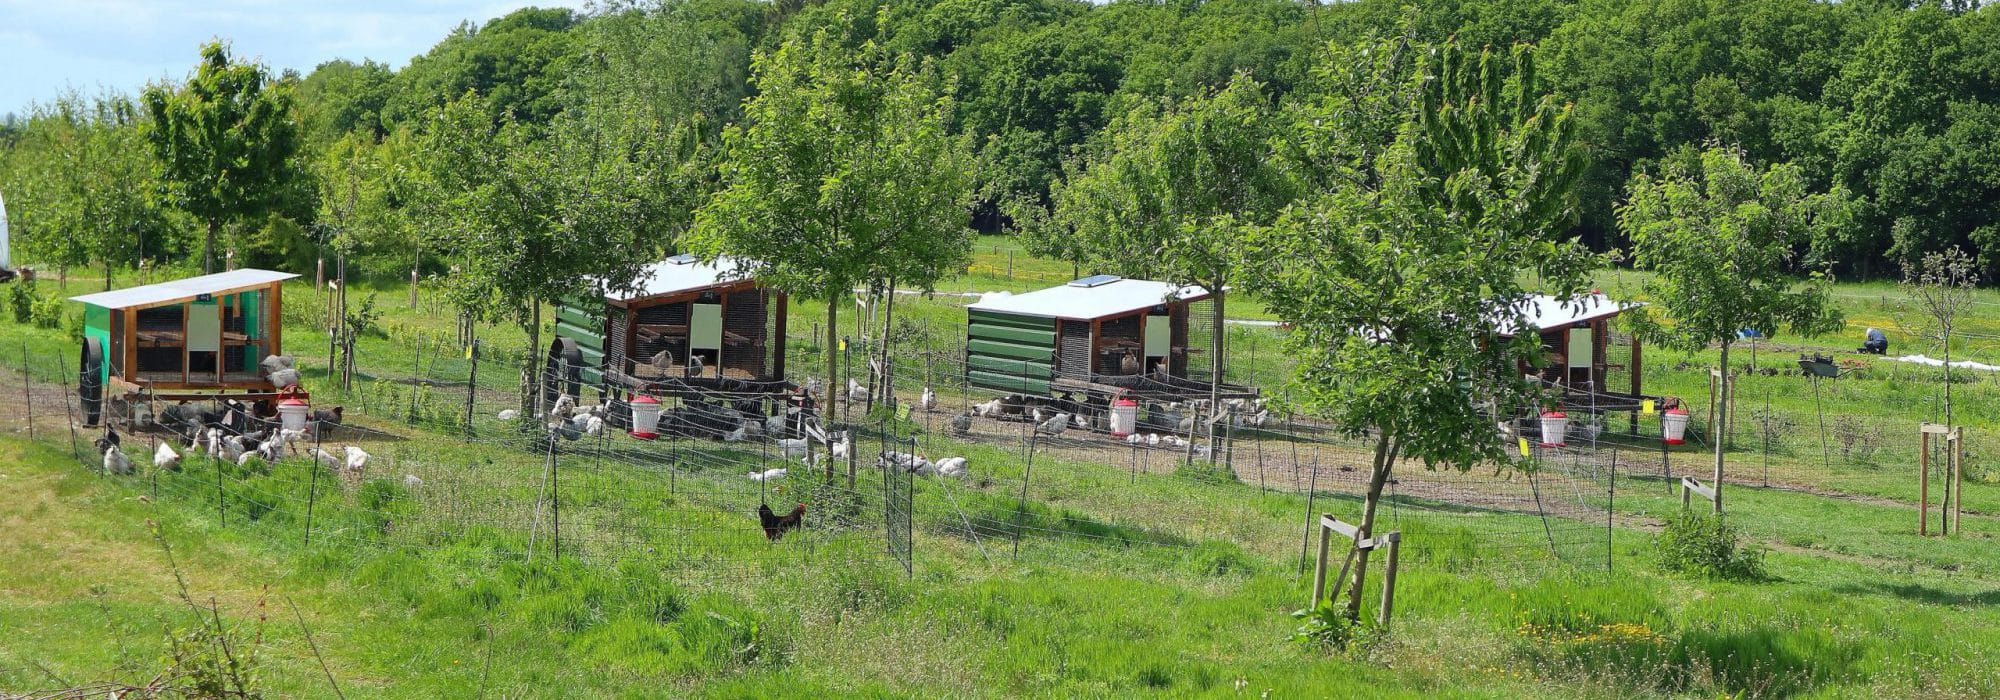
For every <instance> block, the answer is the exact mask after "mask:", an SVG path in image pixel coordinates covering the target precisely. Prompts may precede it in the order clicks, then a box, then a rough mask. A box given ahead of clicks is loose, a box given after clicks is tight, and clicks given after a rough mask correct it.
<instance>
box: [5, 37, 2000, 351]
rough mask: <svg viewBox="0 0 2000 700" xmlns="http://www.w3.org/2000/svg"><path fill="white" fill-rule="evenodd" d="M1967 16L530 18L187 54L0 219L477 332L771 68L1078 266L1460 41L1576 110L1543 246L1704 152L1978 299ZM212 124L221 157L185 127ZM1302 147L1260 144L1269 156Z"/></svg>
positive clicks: (702, 169) (1849, 253) (49, 114)
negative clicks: (343, 263) (1126, 183)
mask: <svg viewBox="0 0 2000 700" xmlns="http://www.w3.org/2000/svg"><path fill="white" fill-rule="evenodd" d="M1977 5H1978V3H1976V2H1969V1H1966V0H1943V1H1942V2H1937V1H1932V2H1912V3H1906V2H1889V1H1886V0H1853V1H1849V2H1838V3H1834V2H1815V1H1813V0H1729V1H1724V0H1582V1H1569V0H1442V1H1438V2H1425V3H1420V4H1418V6H1414V7H1413V6H1406V5H1403V4H1400V3H1393V2H1375V1H1372V0H1369V1H1363V2H1351V3H1333V4H1325V5H1321V4H1317V3H1303V2H1294V1H1291V0H1225V1H1220V2H1114V3H1109V4H1105V5H1092V4H1088V3H1082V2H1066V1H1063V0H927V1H923V2H896V3H886V2H880V1H879V0H834V1H832V2H826V3H810V4H808V3H800V2H794V1H785V2H777V3H763V2H751V1H748V0H686V1H672V2H665V3H662V4H659V5H653V4H638V5H635V4H626V3H611V4H609V5H606V6H601V7H598V8H596V9H595V10H593V11H591V12H588V13H577V12H572V11H570V10H562V9H555V10H550V9H526V10H521V11H517V12H515V13H513V14H510V15H508V16H505V17H502V18H499V19H496V20H493V21H491V22H488V23H486V24H485V25H484V26H473V25H471V24H467V25H463V26H461V27H460V28H459V29H457V30H456V31H454V32H453V33H452V34H450V35H449V36H446V37H444V38H443V39H442V40H441V41H439V42H438V43H437V45H436V46H435V47H433V48H432V49H431V50H430V51H429V52H428V53H426V54H424V55H422V56H417V57H415V58H414V59H412V60H411V61H410V62H409V65H407V66H406V67H404V68H402V69H400V70H397V69H392V68H390V67H389V66H388V65H385V64H384V63H379V62H375V61H372V60H363V61H345V60H343V61H333V62H329V63H326V64H324V65H321V66H319V67H317V68H316V69H314V70H313V71H311V72H310V73H308V74H304V75H298V74H294V73H292V72H289V71H287V72H284V73H282V74H274V73H269V72H268V71H266V70H265V69H263V68H261V67H259V66H256V65H254V64H244V63H241V62H239V61H240V57H234V58H232V57H230V56H228V55H227V47H216V48H213V49H208V50H205V52H204V53H203V55H202V56H200V57H197V56H196V55H195V51H194V49H195V47H189V48H190V58H199V62H200V64H201V65H203V66H206V67H203V68H198V69H197V70H194V71H190V73H189V76H188V79H187V82H185V83H183V84H176V85H160V86H153V87H151V88H149V89H148V90H147V91H145V92H144V93H143V94H136V95H134V94H103V95H69V96H64V97H53V98H52V99H50V100H49V101H47V102H44V103H41V104H38V105H36V106H34V107H33V108H32V109H31V110H29V113H27V114H24V115H11V116H9V117H8V118H7V119H6V121H5V123H4V125H0V149H4V150H0V192H4V195H5V196H6V198H7V202H8V205H9V213H10V214H11V215H12V216H13V223H14V227H15V229H14V230H15V233H14V238H15V241H14V250H15V251H16V255H17V257H18V258H20V259H23V260H25V261H28V262H31V263H33V264H36V265H38V266H42V267H59V268H75V267H83V266H92V267H95V266H103V265H117V266H128V267H129V266H132V265H135V264H137V263H138V261H140V260H141V259H145V260H150V261H153V263H152V264H155V265H158V264H170V265H175V264H177V265H182V266H185V267H193V268H199V267H201V265H202V262H201V258H202V256H203V255H204V251H205V249H206V248H207V247H208V246H207V245H206V242H207V241H208V240H211V239H212V240H215V241H217V243H216V245H215V249H216V251H217V252H216V253H215V255H216V256H217V257H218V258H220V257H221V256H223V255H225V254H227V253H233V254H234V256H235V260H236V263H237V264H239V265H241V264H250V265H262V266H274V267H285V268H289V269H307V268H310V267H311V264H312V261H313V260H314V259H315V258H316V257H318V256H319V255H320V254H321V253H322V252H323V251H325V250H328V249H329V248H335V249H340V250H345V251H349V252H350V253H351V256H350V257H351V261H350V264H351V265H353V266H354V269H356V270H359V271H363V272H365V273H368V274H376V275H384V276H387V275H395V276H399V277H400V276H402V275H406V274H407V272H408V270H409V269H411V267H412V266H416V267H418V268H420V269H421V270H423V271H424V272H425V273H426V274H427V275H434V276H445V277H451V275H448V274H447V273H448V272H449V271H450V270H452V269H453V267H454V266H456V267H458V268H460V271H461V272H462V273H469V275H470V277H471V278H473V279H478V278H479V277H480V274H481V272H480V270H479V269H469V268H481V269H484V270H488V271H490V273H491V275H493V276H498V275H500V273H501V272H502V271H505V270H510V269H514V268H518V267H522V266H526V267H533V268H536V271H535V272H532V273H525V276H524V277H523V279H533V280H540V282H535V283H530V284H528V285H527V286H528V287H531V288H530V289H525V290H514V291H508V292H506V293H500V292H496V291H494V288H493V287H486V288H473V287H465V288H463V289H461V290H460V292H462V294H463V295H464V296H466V297H467V298H465V299H463V300H462V301H465V302H467V303H468V305H470V306H479V305H480V304H479V303H474V302H483V301H484V300H487V299H488V298H493V297H498V298H499V300H498V301H495V302H494V303H493V304H492V305H491V306H492V309H491V310H496V311H497V310H502V309H503V308H504V307H506V306H508V304H506V303H505V302H507V301H510V300H514V301H518V300H519V299H528V298H538V297H539V298H548V296H550V295H552V294H555V293H559V292H560V291H561V290H560V289H559V288H560V287H562V286H563V285H564V284H565V283H564V280H566V279H569V278H574V277H579V276H580V275H582V274H583V273H595V274H600V275H602V274H607V273H608V274H610V275H611V276H614V277H615V276H616V271H617V270H619V269H620V265H621V264H629V263H632V262H634V261H642V260H645V259H652V258H655V257H656V256H657V255H659V254H662V253H665V252H667V251H671V250H677V249H681V248H684V247H685V246H686V242H687V241H686V234H687V233H688V232H689V231H691V230H692V229H693V227H694V226H695V223H696V219H697V216H696V213H697V212H698V211H699V210H701V208H702V207H703V206H704V205H706V204H708V203H709V202H710V200H711V199H712V198H713V197H715V196H716V193H718V192H721V191H723V190H724V189H725V188H726V187H727V186H728V184H729V183H730V182H731V181H732V178H734V177H735V176H736V174H733V173H735V170H734V169H735V166H736V165H737V164H734V163H732V162H731V157H730V154H731V153H732V151H731V149H730V146H729V143H728V141H729V140H730V139H731V138H732V136H731V135H730V134H731V133H735V132H732V131H731V128H732V127H740V126H746V125H747V121H746V111H745V105H746V100H747V99H749V98H751V97H753V96H755V95H757V94H758V93H759V91H760V81H759V80H758V68H757V67H756V66H757V65H759V62H760V61H763V62H767V63H770V62H774V61H775V58H774V56H775V54H776V53H777V51H778V49H779V48H780V46H782V45H783V44H784V43H785V42H786V41H787V40H793V41H795V42H801V43H802V44H803V45H804V46H806V47H807V49H809V50H810V51H809V52H817V53H820V54H827V55H832V54H838V55H841V56H845V57H846V58H845V59H825V60H845V61H847V62H848V63H851V64H853V65H855V66H860V67H861V68H860V71H861V73H860V74H859V75H860V79H861V80H862V81H863V82H867V81H868V80H873V79H875V78H878V77H880V76H883V75H889V74H891V73H894V74H896V75H899V76H902V77H900V78H898V80H902V81H904V82H914V83H921V89H922V91H924V93H925V94H927V95H931V96H932V97H933V98H934V101H933V103H932V104H930V105H929V107H930V108H933V111H937V112H938V113H939V114H938V116H939V117H940V118H941V120H942V123H943V125H944V128H945V130H946V131H947V132H948V135H949V136H950V137H952V138H953V139H956V140H957V144H946V147H947V150H950V149H955V148H958V147H959V146H963V147H965V148H966V149H968V150H969V151H970V157H969V158H968V159H965V160H964V164H965V166H966V167H967V168H969V172H968V173H967V178H966V179H967V180H968V182H969V186H970V187H971V188H972V194H971V196H967V197H946V198H945V199H946V200H948V201H951V202H954V203H959V202H958V200H961V199H962V200H964V201H963V202H962V206H963V208H964V219H965V222H964V224H963V225H962V226H961V228H962V227H963V226H970V227H972V228H976V229H981V230H989V231H992V230H1013V229H1030V231H1029V232H1030V233H1035V234H1037V236H1036V238H1037V240H1038V243H1039V244H1040V245H1039V248H1040V249H1041V250H1043V251H1045V252H1047V253H1049V254H1051V255H1055V256H1058V257H1067V258H1074V259H1077V260H1078V262H1080V263H1092V264H1091V265H1088V266H1097V265H1095V264H1094V263H1093V260H1094V259H1092V258H1090V257H1089V256H1086V255H1084V254H1083V253H1082V252H1081V251H1077V250H1075V249H1074V248H1075V246H1074V245H1072V244H1071V243H1069V242H1067V241H1066V240H1065V239H1066V238H1067V237H1069V236H1070V234H1072V233H1074V226H1075V225H1076V222H1075V220H1074V217H1064V216H1060V215H1057V216H1053V217H1052V216H1050V215H1049V213H1048V211H1047V207H1050V206H1051V205H1052V204H1054V203H1055V202H1056V201H1057V200H1058V199H1060V198H1061V190H1062V186H1063V183H1065V182H1066V181H1068V180H1073V179H1076V178H1078V177H1079V176H1081V174H1082V173H1083V171H1085V170H1086V169H1087V165H1088V164H1089V163H1090V162H1091V161H1090V157H1089V156H1090V154H1091V153H1093V152H1094V149H1095V152H1103V153H1108V152H1109V151H1110V150H1112V149H1114V148H1115V145H1114V144H1115V142H1116V141H1117V140H1118V134H1116V133H1114V132H1117V131H1118V130H1119V129H1120V127H1121V125H1130V124H1132V123H1134V122H1135V121H1143V115H1144V114H1145V113H1147V112H1157V111H1168V112H1171V111H1174V110H1175V106H1176V105H1178V104H1182V103H1185V102H1188V101H1191V100H1201V99H1207V98H1209V97H1211V96H1214V95H1217V94H1218V93H1220V92H1222V91H1224V90H1225V88H1227V87H1228V86H1230V85H1231V83H1232V81H1235V80H1237V79H1238V78H1239V76H1240V77H1241V78H1243V79H1246V80H1247V81H1248V82H1249V83H1251V85H1252V87H1253V92H1254V94H1253V95H1251V96H1250V99H1252V100H1255V101H1261V102H1263V103H1264V104H1266V105H1267V106H1273V107H1275V108H1276V109H1275V111H1274V112H1273V113H1274V114H1275V115H1276V116H1275V117H1274V118H1277V119H1285V118H1293V119H1296V120H1303V119H1308V118H1323V117H1324V116H1325V115H1323V114H1318V113H1316V112H1314V111H1313V110H1297V109H1286V108H1285V107H1286V106H1288V105H1299V104H1307V103H1311V102H1313V101H1315V100H1317V99H1321V98H1323V97H1324V96H1325V95H1327V94H1328V93H1329V91H1332V90H1340V89H1349V88H1351V87H1352V86H1353V85H1354V84H1355V83H1354V82H1353V81H1351V80H1340V79H1336V78H1333V77H1329V74H1330V72H1335V71H1330V70H1329V65H1330V64H1331V63H1334V62H1343V61H1344V62H1350V63H1352V62H1355V61H1365V60H1367V59H1366V48H1367V47H1371V46H1372V47H1382V48H1388V50H1392V51H1393V50H1394V48H1392V47H1394V46H1398V45H1402V46H1419V47H1421V46H1433V47H1434V46H1437V45H1439V44H1441V43H1442V42H1443V41H1444V40H1445V39H1447V38H1448V37H1456V38H1457V41H1458V43H1459V44H1460V45H1462V46H1466V47H1469V48H1477V47H1482V46H1492V47H1498V48H1502V49H1504V48H1505V47H1508V46H1511V45H1514V44H1516V43H1522V42H1525V43H1530V44H1533V45H1535V46H1536V47H1537V49H1536V51H1535V55H1536V57H1537V60H1536V62H1535V65H1536V66H1538V71H1539V72H1540V74H1541V75H1540V76H1539V77H1540V80H1541V83H1542V84H1543V85H1544V86H1545V88H1546V89H1547V90H1549V91H1550V92H1551V93H1552V94H1554V95H1556V96H1558V97H1559V98H1560V99H1562V100H1564V101H1566V102H1569V103H1573V105H1574V112H1573V126H1574V130H1575V141H1576V143H1577V144H1579V146H1580V147H1581V151H1582V153H1583V157H1584V161H1585V169H1584V172H1583V174H1582V176H1581V180H1580V183H1579V185H1578V189H1577V192H1578V195H1579V202H1578V204H1579V205H1578V206H1577V207H1576V211H1575V213H1574V215H1573V216H1571V217H1569V218H1570V219H1571V221H1570V223H1569V224H1568V225H1569V226H1571V227H1573V233H1574V234H1575V235H1577V236H1580V237H1581V238H1582V240H1584V241H1585V242H1586V243H1588V244H1589V245H1591V246H1592V247H1594V248H1596V249H1599V250H1611V249H1621V248H1625V249H1629V248H1630V247H1631V241H1630V240H1628V239H1629V236H1628V235H1626V234H1623V233H1621V232H1620V228H1619V226H1618V225H1617V220H1616V217H1617V212H1618V211H1619V207H1620V205H1621V203H1622V202H1623V201H1625V199H1626V198H1627V192H1628V183H1630V182H1631V181H1632V180H1633V178H1634V177H1635V176H1636V175H1639V174H1643V173H1649V172H1657V171H1660V170H1662V169H1663V168H1666V167H1667V166H1668V164H1670V163H1672V162H1673V161H1675V160H1676V159H1679V160H1680V161H1681V162H1682V163H1684V164H1685V163H1693V162H1694V161H1695V160H1697V159H1698V157H1697V155H1696V151H1698V150H1701V149H1706V148H1709V147H1713V146H1717V145H1720V146H1728V147H1734V148H1736V149H1740V151H1741V152H1742V153H1743V154H1744V155H1745V156H1746V157H1747V159H1748V160H1750V161H1751V162H1754V163H1758V164H1764V165H1775V164H1787V167H1788V168H1791V167H1795V168H1796V170H1797V171H1798V172H1799V173H1800V174H1801V175H1802V176H1803V181H1804V184H1805V187H1807V188H1808V189H1809V190H1810V191H1813V192H1824V193H1827V194H1828V195H1829V196H1834V197H1838V198H1839V199H1840V200H1841V201H1842V202H1843V203H1844V204H1845V206H1844V207H1842V208H1841V214H1840V216H1839V217H1838V218H1839V221H1838V225H1829V226H1823V227H1819V229H1818V230H1816V231H1815V233H1814V235H1813V236H1812V237H1811V239H1810V240H1804V241H1801V242H1800V243H1799V244H1798V246H1797V249H1796V250H1795V251H1793V252H1794V253H1795V255H1794V256H1793V263H1792V264H1793V265H1794V266H1795V267H1796V268H1797V269H1798V270H1801V271H1803V270H1808V269H1824V270H1830V271H1831V272H1833V273H1834V274H1837V275H1838V276H1840V277H1842V278H1847V279H1854V278H1869V277H1876V278H1880V277H1891V276H1899V275H1900V272H1901V270H1900V267H1899V266H1898V263H1901V262H1908V261H1913V260H1916V259H1917V258H1919V257H1920V256H1922V255H1923V254H1924V253H1926V252H1932V251H1937V250H1940V249H1943V248H1947V247H1950V246H1954V245H1956V246H1963V247H1965V248H1967V249H1968V250H1971V251H1973V252H1974V253H1975V255H1976V256H1977V259H1978V261H1979V264H1980V269H1981V270H1982V273H1983V275H1984V276H1987V277H1990V276H1992V275H1993V274H1995V273H1996V272H2000V8H1994V7H1987V8H1984V9H1979V8H1978V7H1977ZM815 37H818V38H817V39H815ZM1399 42H1400V44H1399ZM1357 47H1360V49H1358V50H1357ZM760 56H764V57H765V58H759V57H760ZM386 58H394V57H386ZM823 58H824V56H822V57H820V59H823ZM820 59H816V58H809V57H801V58H799V59H797V60H798V61H803V62H811V61H813V60H820ZM822 62H824V61H822ZM1498 63H1504V62H1496V65H1498ZM1499 69H1500V70H1508V69H1509V66H1501V67H1500V68H1499ZM878 74H879V75H878ZM820 77H821V78H824V76H820ZM826 99H831V100H835V101H838V100H840V99H843V97H842V91H841V90H834V91H831V92H830V93H829V94H828V95H826ZM197 104H199V105H206V106H207V108H209V110H208V111H205V112H204V111H201V109H196V108H191V107H190V106H191V105H197ZM218 109H219V110H220V111H217V110H218ZM218 114H227V115H230V116H229V117H228V118H229V119H230V120H231V121H230V122H229V123H230V124H231V125H232V126H230V127H228V128H227V129H222V128H211V127H215V124H213V123H211V122H213V121H214V120H216V119H218V118H219V117H217V116H215V115H218ZM204 120H207V121H204ZM1320 126H1322V125H1321V124H1320V123H1290V124H1283V125H1279V126H1275V127H1272V128H1270V129H1269V131H1270V132H1271V133H1270V134H1269V136H1268V138H1270V139H1274V140H1277V141H1281V142H1282V141H1285V140H1287V139H1288V138H1289V135H1290V134H1296V133H1306V132H1310V131H1312V130H1313V129H1315V128H1319V127H1320ZM1390 133H1391V134H1392V133H1393V132H1390ZM1388 135H1389V134H1385V137H1386V136H1388ZM211 142H212V143H211ZM196 151H200V152H196ZM826 155H829V156H832V157H838V156H839V155H840V154H832V153H829V154H826ZM847 155H848V156H849V157H856V156H854V154H847ZM947 160H948V161H950V162H954V163H955V162H958V161H957V160H954V159H947ZM219 163H227V164H228V165H226V166H218V164H219ZM204 171H206V172H207V173H208V174H207V175H204ZM216 172H224V173H227V175H224V176H220V177H218V176H215V175H214V173H216ZM737 174H740V173H737ZM745 215H748V214H745ZM1038 227H1039V228H1041V229H1043V230H1041V231H1034V230H1032V229H1036V228H1038ZM609 250H619V251H629V252H630V254H629V255H625V254H607V253H606V251H609ZM215 265H216V267H220V266H221V265H222V263H221V262H220V261H218V262H216V263H215ZM1104 271H1110V272H1116V271H1119V270H1104ZM509 274H519V273H509ZM858 276H859V277H862V278H867V277H872V276H873V275H872V274H871V273H861V274H859V275H858ZM924 276H925V275H918V279H917V280H916V281H917V282H921V281H922V277H924ZM512 281H513V280H510V283H511V282H512ZM472 297H478V299H474V298H472ZM510 298H511V299H510ZM515 308H519V307H518V306H517V307H515Z"/></svg>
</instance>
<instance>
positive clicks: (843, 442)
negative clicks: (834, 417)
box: [833, 433, 853, 459]
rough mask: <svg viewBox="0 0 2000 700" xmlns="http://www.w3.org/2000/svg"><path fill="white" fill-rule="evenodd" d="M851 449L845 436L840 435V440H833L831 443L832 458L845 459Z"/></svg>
mask: <svg viewBox="0 0 2000 700" xmlns="http://www.w3.org/2000/svg"><path fill="white" fill-rule="evenodd" d="M852 447H853V445H852V444H850V443H849V442H848V441H847V435H846V434H845V433H843V434H841V436H840V439H839V440H835V441H834V443H833V458H834V459H846V458H847V451H848V450H849V449H852Z"/></svg>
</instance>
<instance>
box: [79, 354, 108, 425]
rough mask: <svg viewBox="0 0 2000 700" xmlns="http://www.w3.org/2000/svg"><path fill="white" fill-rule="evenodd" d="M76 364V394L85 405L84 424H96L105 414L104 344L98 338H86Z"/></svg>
mask: <svg viewBox="0 0 2000 700" xmlns="http://www.w3.org/2000/svg"><path fill="white" fill-rule="evenodd" d="M76 366H77V371H76V395H77V399H78V400H79V401H78V403H80V404H82V406H83V424H84V425H86V426H95V425H97V423H98V421H99V420H100V419H101V418H102V417H103V415H104V345H103V344H102V343H101V342H99V341H98V339H96V338H84V339H83V351H82V353H81V355H80V356H79V357H78V358H77V363H76Z"/></svg>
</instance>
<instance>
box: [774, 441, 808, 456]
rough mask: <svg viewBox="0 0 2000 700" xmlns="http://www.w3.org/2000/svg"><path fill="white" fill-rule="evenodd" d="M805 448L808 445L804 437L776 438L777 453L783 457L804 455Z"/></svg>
mask: <svg viewBox="0 0 2000 700" xmlns="http://www.w3.org/2000/svg"><path fill="white" fill-rule="evenodd" d="M807 449H808V445H807V443H806V439H805V438H779V439H778V453H779V454H782V455H784V457H785V459H791V458H793V457H804V456H805V454H806V451H807Z"/></svg>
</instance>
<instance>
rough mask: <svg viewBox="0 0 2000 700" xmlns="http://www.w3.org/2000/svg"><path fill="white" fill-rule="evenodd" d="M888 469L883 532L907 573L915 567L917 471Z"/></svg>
mask: <svg viewBox="0 0 2000 700" xmlns="http://www.w3.org/2000/svg"><path fill="white" fill-rule="evenodd" d="M898 471H899V470H888V471H886V472H885V473H884V474H883V475H882V533H883V538H884V539H885V540H886V541H887V544H888V551H889V556H890V557H891V558H893V559H895V560H896V561H898V562H900V563H902V565H903V573H905V574H909V573H914V571H915V568H914V567H915V562H914V557H913V553H914V551H915V546H914V542H915V532H916V530H915V519H914V517H913V516H914V513H915V511H916V489H917V485H916V474H915V473H913V472H909V471H901V472H900V473H898Z"/></svg>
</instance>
